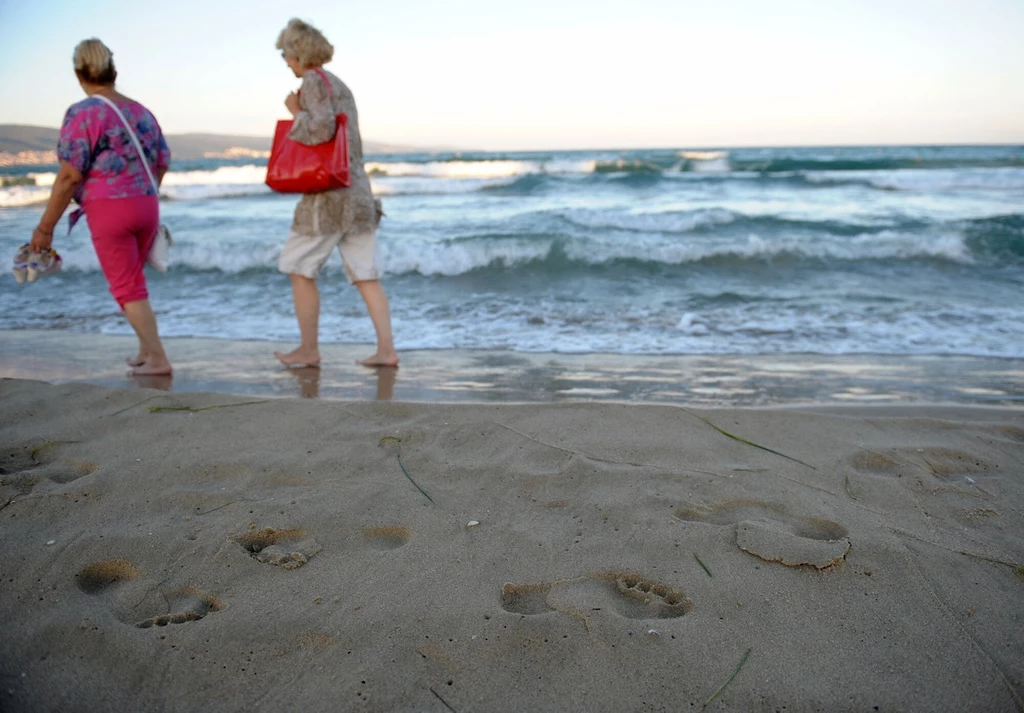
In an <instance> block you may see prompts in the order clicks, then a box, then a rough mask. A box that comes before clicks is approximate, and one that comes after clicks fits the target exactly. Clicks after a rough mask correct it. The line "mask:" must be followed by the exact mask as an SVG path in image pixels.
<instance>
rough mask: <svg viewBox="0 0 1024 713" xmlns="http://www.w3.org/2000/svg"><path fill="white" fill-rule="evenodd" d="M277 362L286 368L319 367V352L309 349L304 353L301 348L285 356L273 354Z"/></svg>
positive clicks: (279, 353)
mask: <svg viewBox="0 0 1024 713" xmlns="http://www.w3.org/2000/svg"><path fill="white" fill-rule="evenodd" d="M274 356H276V357H277V360H278V361H279V362H281V363H282V364H284V365H285V366H287V367H293V366H320V350H319V349H310V350H308V351H305V350H303V349H302V347H299V348H298V349H295V350H294V351H290V352H288V353H287V354H282V353H281V352H274Z"/></svg>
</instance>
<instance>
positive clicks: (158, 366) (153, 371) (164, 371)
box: [128, 359, 174, 376]
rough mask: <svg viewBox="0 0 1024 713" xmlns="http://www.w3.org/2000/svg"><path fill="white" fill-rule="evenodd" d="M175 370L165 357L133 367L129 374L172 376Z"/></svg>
mask: <svg viewBox="0 0 1024 713" xmlns="http://www.w3.org/2000/svg"><path fill="white" fill-rule="evenodd" d="M173 371H174V370H173V369H171V363H170V362H169V361H167V360H166V359H164V360H163V361H156V360H150V361H147V362H145V363H143V364H140V365H139V366H136V367H134V368H132V370H131V371H130V372H128V374H129V376H170V375H171V374H172V373H173Z"/></svg>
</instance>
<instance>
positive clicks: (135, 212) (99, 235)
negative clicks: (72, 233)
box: [29, 38, 171, 376]
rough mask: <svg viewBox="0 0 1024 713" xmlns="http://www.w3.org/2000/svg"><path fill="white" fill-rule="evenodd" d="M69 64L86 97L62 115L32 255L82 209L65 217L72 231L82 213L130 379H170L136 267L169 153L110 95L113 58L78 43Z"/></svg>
mask: <svg viewBox="0 0 1024 713" xmlns="http://www.w3.org/2000/svg"><path fill="white" fill-rule="evenodd" d="M74 65H75V75H76V76H77V77H78V82H79V84H80V85H81V86H82V90H83V91H84V92H85V93H86V98H85V99H83V100H82V101H80V102H78V103H77V104H73V105H71V107H70V108H69V109H68V110H67V113H66V114H65V116H64V123H63V124H62V126H61V130H60V139H59V142H58V144H57V157H58V158H59V159H60V169H59V170H58V172H57V178H56V179H55V180H54V182H53V189H52V190H51V192H50V199H49V201H48V202H47V204H46V209H45V210H44V211H43V217H42V218H41V219H40V220H39V225H38V227H37V228H36V229H35V230H34V231H33V233H32V241H31V242H30V244H29V245H30V249H31V250H32V251H34V252H41V251H42V250H43V249H44V248H49V247H50V246H51V245H52V243H53V231H54V229H55V228H56V227H57V223H58V222H59V221H60V218H61V216H62V215H63V214H64V210H65V209H66V208H67V207H68V204H69V203H70V202H71V199H72V198H74V199H75V201H76V202H77V203H78V204H79V205H80V206H81V208H80V209H79V210H76V211H75V212H74V213H73V214H72V215H71V225H72V226H74V224H75V222H76V221H77V220H78V218H79V217H81V215H82V213H83V212H84V214H85V218H86V221H87V222H88V224H89V232H90V233H91V235H92V243H93V247H95V249H96V256H97V257H98V258H99V262H100V268H101V269H102V270H103V274H104V276H105V277H106V278H107V284H108V285H109V287H110V292H111V294H113V296H114V299H115V300H117V303H118V305H120V306H121V309H122V310H123V311H124V314H125V317H127V318H128V322H129V324H131V326H132V329H134V330H135V334H136V335H137V336H138V338H139V352H138V354H137V355H136V356H135V357H133V358H129V359H128V363H129V365H130V366H131V367H132V370H131V372H130V373H131V374H132V375H134V376H165V375H169V374H170V373H171V363H170V361H168V359H167V354H166V352H165V351H164V347H163V344H162V343H161V341H160V334H159V332H158V331H157V324H156V316H155V315H154V314H153V308H152V307H151V306H150V304H149V292H148V291H147V289H146V277H145V275H144V274H143V272H142V267H143V265H145V263H146V257H147V255H148V254H149V249H150V247H151V246H152V245H153V240H154V239H155V237H156V232H157V228H158V227H159V225H160V203H159V193H158V190H157V189H158V186H159V184H160V181H161V180H162V179H163V176H164V174H165V173H166V172H167V169H168V167H169V166H170V163H171V152H170V150H169V149H168V148H167V142H166V141H165V140H164V136H163V132H161V130H160V125H159V124H158V123H157V121H156V118H155V117H154V116H153V114H152V113H150V111H149V110H148V109H147V108H146V107H144V106H142V104H140V103H139V102H137V101H135V100H134V99H129V98H128V97H126V96H124V95H123V94H121V93H119V92H118V91H117V89H116V88H115V86H114V82H115V80H116V79H117V69H115V67H114V55H113V53H112V52H111V51H110V49H109V48H108V47H107V46H106V45H105V44H103V43H102V42H100V41H99V40H97V39H95V38H93V39H88V40H84V41H83V42H80V43H79V44H78V46H77V47H75V53H74ZM132 134H134V136H133V135H132ZM136 140H137V142H138V143H136ZM137 145H138V146H140V147H141V149H142V152H141V154H140V152H139V150H138V149H137V148H136V146H137Z"/></svg>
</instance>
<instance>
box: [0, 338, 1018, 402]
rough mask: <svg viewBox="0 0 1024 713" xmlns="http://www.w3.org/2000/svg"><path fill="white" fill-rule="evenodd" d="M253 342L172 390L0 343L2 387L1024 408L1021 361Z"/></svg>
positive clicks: (41, 341)
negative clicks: (305, 355)
mask: <svg viewBox="0 0 1024 713" xmlns="http://www.w3.org/2000/svg"><path fill="white" fill-rule="evenodd" d="M281 348H283V346H282V345H280V344H275V343H272V342H260V341H230V340H213V339H169V340H167V349H168V352H169V353H170V355H171V357H172V359H173V361H174V365H175V375H174V378H173V379H167V378H160V377H157V378H127V377H126V375H125V374H126V372H127V367H126V366H125V365H124V357H126V356H129V355H130V354H133V353H134V351H133V350H134V349H135V341H134V339H132V338H130V337H124V336H105V335H86V334H74V333H68V332H55V331H16V332H0V377H7V378H19V379H37V380H41V381H48V382H50V383H57V384H63V383H91V384H99V385H102V386H111V387H119V388H137V387H145V388H159V389H167V390H172V391H175V392H196V391H214V392H219V393H229V394H246V395H252V396H259V397H271V396H273V397H307V398H309V397H319V398H322V399H346V400H392V399H394V400H398V401H407V402H409V401H412V402H425V403H439V402H457V403H466V402H477V403H517V402H529V403H551V402H554V403H565V402H573V401H616V402H628V403H665V404H688V405H694V406H696V405H701V406H779V405H807V404H821V403H832V404H937V403H939V404H961V405H992V406H1015V405H1017V406H1020V405H1024V360H1015V359H985V358H976V357H929V356H921V357H891V356H881V355H870V354H869V355H853V356H826V355H818V354H778V355H755V356H736V355H721V356H717V355H711V356H663V357H662V356H631V355H614V354H556V353H547V354H524V353H517V352H503V351H465V350H450V351H413V352H403V353H402V363H401V367H400V368H399V369H398V370H389V369H381V370H376V371H375V370H371V369H366V368H363V367H360V366H357V365H356V363H355V362H356V361H357V360H358V359H360V358H363V357H365V356H367V355H368V354H369V353H370V352H372V348H371V347H369V346H358V345H356V346H352V345H335V344H325V345H323V346H322V352H323V358H324V363H323V367H322V368H320V369H292V370H287V369H283V368H282V367H281V366H280V364H278V362H277V360H276V359H274V357H273V354H272V352H273V351H274V350H275V349H281Z"/></svg>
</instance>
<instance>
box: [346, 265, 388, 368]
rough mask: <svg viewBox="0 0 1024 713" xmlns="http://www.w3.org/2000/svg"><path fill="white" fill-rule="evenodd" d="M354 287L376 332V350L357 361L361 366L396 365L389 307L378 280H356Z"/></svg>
mask: <svg viewBox="0 0 1024 713" xmlns="http://www.w3.org/2000/svg"><path fill="white" fill-rule="evenodd" d="M356 287H358V288H359V294H361V295H362V296H363V301H364V302H366V310H367V311H368V312H369V313H370V321H372V322H373V328H374V330H375V331H376V332H377V352H376V353H375V354H374V355H373V356H370V357H367V358H366V359H363V360H362V361H360V362H359V363H360V364H362V365H363V366H398V352H396V351H395V342H394V340H393V338H392V336H391V308H390V306H389V305H388V296H387V295H386V294H385V293H384V288H383V287H382V286H381V284H380V280H363V281H361V282H357V283H356Z"/></svg>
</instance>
